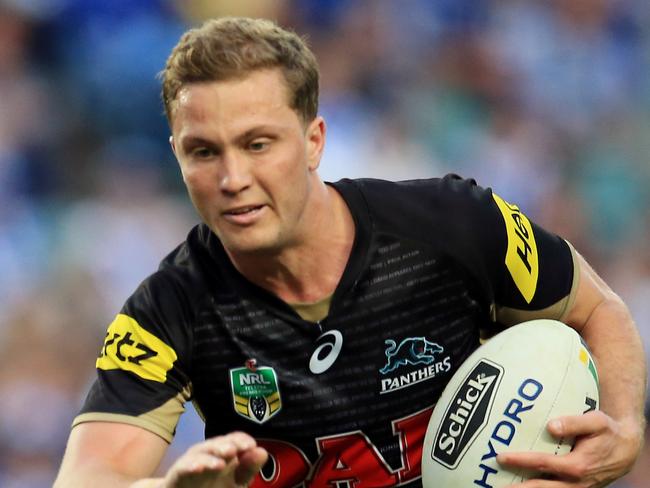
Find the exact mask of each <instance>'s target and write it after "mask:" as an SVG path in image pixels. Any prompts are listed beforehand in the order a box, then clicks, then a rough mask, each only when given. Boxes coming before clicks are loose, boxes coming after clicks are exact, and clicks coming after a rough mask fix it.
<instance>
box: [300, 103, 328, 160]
mask: <svg viewBox="0 0 650 488" xmlns="http://www.w3.org/2000/svg"><path fill="white" fill-rule="evenodd" d="M326 132H327V127H326V126H325V119H323V117H321V116H320V115H319V116H317V117H316V118H314V120H312V121H311V122H310V123H309V125H308V126H307V131H306V134H305V136H306V139H307V166H308V168H309V170H310V171H315V170H316V169H317V168H318V166H319V165H320V160H321V157H322V156H323V148H324V147H325V133H326Z"/></svg>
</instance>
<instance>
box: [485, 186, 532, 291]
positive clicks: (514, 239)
mask: <svg viewBox="0 0 650 488" xmlns="http://www.w3.org/2000/svg"><path fill="white" fill-rule="evenodd" d="M492 197H493V198H494V201H495V202H496V203H497V206H498V207H499V210H501V214H502V215H503V219H504V221H505V224H506V231H507V235H508V249H507V251H506V261H505V263H506V267H507V268H508V271H509V272H510V275H511V276H512V279H513V281H514V282H515V285H516V286H517V289H518V290H519V292H520V293H521V295H522V296H523V297H524V299H525V300H526V302H527V303H530V302H531V301H532V300H533V297H534V296H535V290H536V289H537V278H538V276H539V262H538V255H537V244H536V243H535V236H534V234H533V227H532V225H531V224H530V221H529V220H528V218H527V217H526V216H525V215H524V214H523V213H522V212H521V210H519V207H517V205H513V204H510V203H508V202H506V201H505V200H503V199H502V198H501V197H499V196H498V195H497V194H495V193H493V194H492Z"/></svg>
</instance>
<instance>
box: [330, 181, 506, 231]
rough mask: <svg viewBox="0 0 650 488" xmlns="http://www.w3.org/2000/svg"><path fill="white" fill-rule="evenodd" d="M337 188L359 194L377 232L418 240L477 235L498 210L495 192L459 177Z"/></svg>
mask: <svg viewBox="0 0 650 488" xmlns="http://www.w3.org/2000/svg"><path fill="white" fill-rule="evenodd" d="M335 186H336V187H337V188H340V189H341V188H342V189H343V192H347V193H348V194H352V193H353V192H354V190H352V189H351V188H354V189H355V190H356V192H358V194H359V195H360V197H361V200H363V202H364V204H365V205H366V206H367V208H368V211H369V214H370V216H371V218H372V219H373V222H374V225H375V230H378V231H382V230H390V229H395V230H404V231H406V232H407V233H415V234H416V235H414V237H417V234H418V230H422V231H427V235H431V229H432V228H436V229H440V230H443V229H444V230H446V231H448V232H452V233H453V234H456V233H461V234H463V233H466V232H472V233H474V232H475V231H476V228H475V227H476V226H477V225H478V224H479V223H480V222H482V221H485V217H486V215H487V216H489V215H493V213H494V210H495V208H496V207H495V202H494V199H493V196H492V190H491V189H489V188H482V187H480V186H479V185H477V183H476V181H475V180H473V179H466V178H462V177H460V176H458V175H455V174H448V175H446V176H444V177H442V178H430V179H418V180H407V181H398V182H392V181H385V180H377V179H358V180H342V181H341V182H339V183H337V184H336V185H335ZM350 200H351V199H349V198H348V201H350Z"/></svg>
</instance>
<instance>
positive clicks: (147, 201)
mask: <svg viewBox="0 0 650 488" xmlns="http://www.w3.org/2000/svg"><path fill="white" fill-rule="evenodd" d="M233 14H234V15H252V16H263V17H270V18H273V19H276V20H278V21H279V22H280V23H281V24H283V25H285V26H289V27H293V28H294V29H295V30H296V31H298V32H299V33H302V34H305V35H306V36H307V37H308V39H309V42H310V44H311V45H312V47H313V48H314V50H315V51H316V53H317V55H318V58H319V60H320V63H321V68H322V113H323V114H324V115H325V117H326V120H327V121H328V123H329V132H328V137H329V141H328V145H327V148H326V153H325V157H324V161H323V164H322V166H321V168H322V175H323V176H324V178H325V179H328V180H334V179H337V178H340V177H344V176H350V177H357V176H374V177H385V178H391V179H404V178H414V177H424V176H438V175H442V174H444V173H446V172H449V171H453V172H457V173H460V174H462V175H464V176H471V177H475V178H476V179H477V180H478V181H479V183H481V184H482V185H484V186H492V187H494V188H495V189H497V190H498V192H499V193H500V194H501V195H502V196H504V198H506V199H508V200H510V201H514V202H517V203H518V204H519V205H520V207H522V208H523V209H524V210H525V211H526V212H527V213H528V214H529V215H530V216H531V217H533V218H534V219H535V220H536V221H538V222H539V223H541V224H543V225H545V226H546V227H547V228H549V229H551V230H553V231H555V232H557V233H559V234H561V235H563V236H565V237H566V238H568V239H569V240H570V241H572V242H573V243H574V244H575V245H576V247H577V248H578V249H580V250H581V251H582V252H583V254H585V255H586V256H587V258H588V259H589V260H590V261H591V262H592V263H593V264H594V266H595V268H596V269H597V270H598V271H599V272H600V273H601V274H602V275H603V276H604V277H605V278H606V279H607V281H608V282H610V283H611V284H612V285H613V287H614V288H615V290H616V291H617V292H618V293H619V294H621V295H622V296H623V297H624V298H625V299H626V300H627V303H628V304H629V306H630V307H631V309H632V312H633V314H634V316H635V317H636V320H637V323H638V325H639V327H640V329H641V332H642V334H643V335H644V340H645V341H646V348H647V349H648V350H649V351H650V164H649V163H648V158H649V156H650V137H649V136H650V9H648V4H647V0H544V1H523V0H522V1H518V0H494V1H487V0H435V1H431V0H403V1H390V0H375V1H361V0H354V1H353V0H319V1H316V0H260V1H251V0H213V1H210V0H111V1H110V2H101V1H98V0H0V486H3V487H6V488H16V487H21V488H27V487H29V488H31V487H45V486H50V485H51V482H52V480H53V478H54V475H55V472H56V469H57V466H58V463H59V461H60V458H61V456H62V453H63V449H64V445H65V441H66V437H67V434H68V429H69V425H70V421H71V420H72V418H73V416H74V415H75V413H76V411H77V409H78V408H79V405H80V403H81V401H82V398H83V396H84V394H85V391H86V389H87V388H88V385H89V382H90V381H91V380H92V377H93V365H94V361H95V356H96V354H97V352H98V350H99V345H100V343H101V341H102V339H103V336H104V333H105V328H106V326H107V325H108V323H109V322H110V321H111V320H112V318H113V316H114V314H115V313H116V312H117V311H118V309H119V307H120V306H121V304H122V302H123V300H124V299H125V298H126V297H127V296H128V295H129V294H130V293H131V291H132V290H133V289H134V288H135V287H136V286H137V284H138V283H139V282H140V280H142V279H143V278H144V277H145V276H146V275H148V274H149V273H150V272H152V271H153V270H154V269H155V268H156V266H157V263H158V261H159V260H160V259H161V258H162V257H163V256H164V255H165V254H166V253H167V252H168V251H169V250H171V249H172V248H173V247H174V246H175V245H176V244H177V243H178V242H180V241H181V240H182V239H183V238H184V236H185V234H186V232H187V231H188V229H189V228H190V227H191V226H192V225H193V224H194V223H196V222H197V218H196V216H195V215H194V213H193V211H192V209H191V208H190V206H189V204H188V201H187V198H186V196H185V194H184V189H183V187H182V182H181V179H180V177H179V173H178V170H177V168H176V164H175V161H174V159H173V155H172V153H171V151H170V150H169V149H168V146H167V138H168V130H167V127H166V123H165V120H164V117H163V116H162V106H161V104H160V102H159V98H158V91H159V84H158V81H157V79H156V73H157V72H158V71H159V70H160V69H161V68H162V66H163V64H164V61H165V58H166V56H167V54H168V52H169V50H170V49H171V47H172V46H173V45H174V44H175V43H176V41H177V39H178V37H179V36H180V34H181V33H182V32H183V31H184V30H185V29H186V28H187V26H189V25H192V24H195V23H197V22H200V20H202V19H204V18H207V17H210V16H220V15H233ZM201 437H202V428H201V425H200V422H199V421H197V418H196V415H195V414H193V413H192V412H190V413H189V414H187V415H184V416H183V419H182V422H181V426H180V427H179V432H178V437H177V439H176V440H175V441H174V443H173V444H172V449H171V453H170V458H169V459H171V458H172V457H173V456H175V455H178V453H180V452H182V451H183V450H184V449H185V447H186V446H188V445H189V444H191V443H192V442H194V441H195V440H198V439H200V438H201ZM643 456H644V458H643V459H642V460H641V461H640V462H639V463H638V467H637V469H635V471H633V472H632V473H631V474H630V475H628V476H627V477H626V478H625V479H624V480H622V481H620V482H618V483H617V484H616V485H615V486H616V487H617V488H640V487H642V486H645V487H647V486H648V480H649V479H650V452H648V451H646V452H645V453H644V454H643Z"/></svg>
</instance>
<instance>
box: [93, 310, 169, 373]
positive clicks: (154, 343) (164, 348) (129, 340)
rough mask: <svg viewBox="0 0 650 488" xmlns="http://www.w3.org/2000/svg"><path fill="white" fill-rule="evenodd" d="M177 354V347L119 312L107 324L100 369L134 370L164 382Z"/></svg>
mask: <svg viewBox="0 0 650 488" xmlns="http://www.w3.org/2000/svg"><path fill="white" fill-rule="evenodd" d="M176 359H177V356H176V352H175V351H174V349H172V348H171V347H169V346H168V345H167V344H165V343H164V342H163V341H161V340H160V339H158V338H157V337H156V336H155V335H153V334H152V333H151V332H149V331H147V330H145V329H144V328H142V327H141V326H140V324H138V322H137V321H136V320H135V319H133V318H132V317H129V316H128V315H124V314H118V315H117V317H115V320H114V321H113V323H111V325H110V326H109V327H108V331H107V332H106V339H105V340H104V346H103V347H102V350H101V351H100V353H99V357H98V358H97V362H96V363H95V365H96V366H97V368H98V369H103V370H106V371H108V370H113V369H122V370H126V371H131V372H132V373H135V374H137V375H138V376H140V377H141V378H143V379H145V380H152V381H158V382H160V383H164V382H165V381H166V380H167V372H168V371H169V370H170V369H172V366H173V365H174V362H175V361H176Z"/></svg>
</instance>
